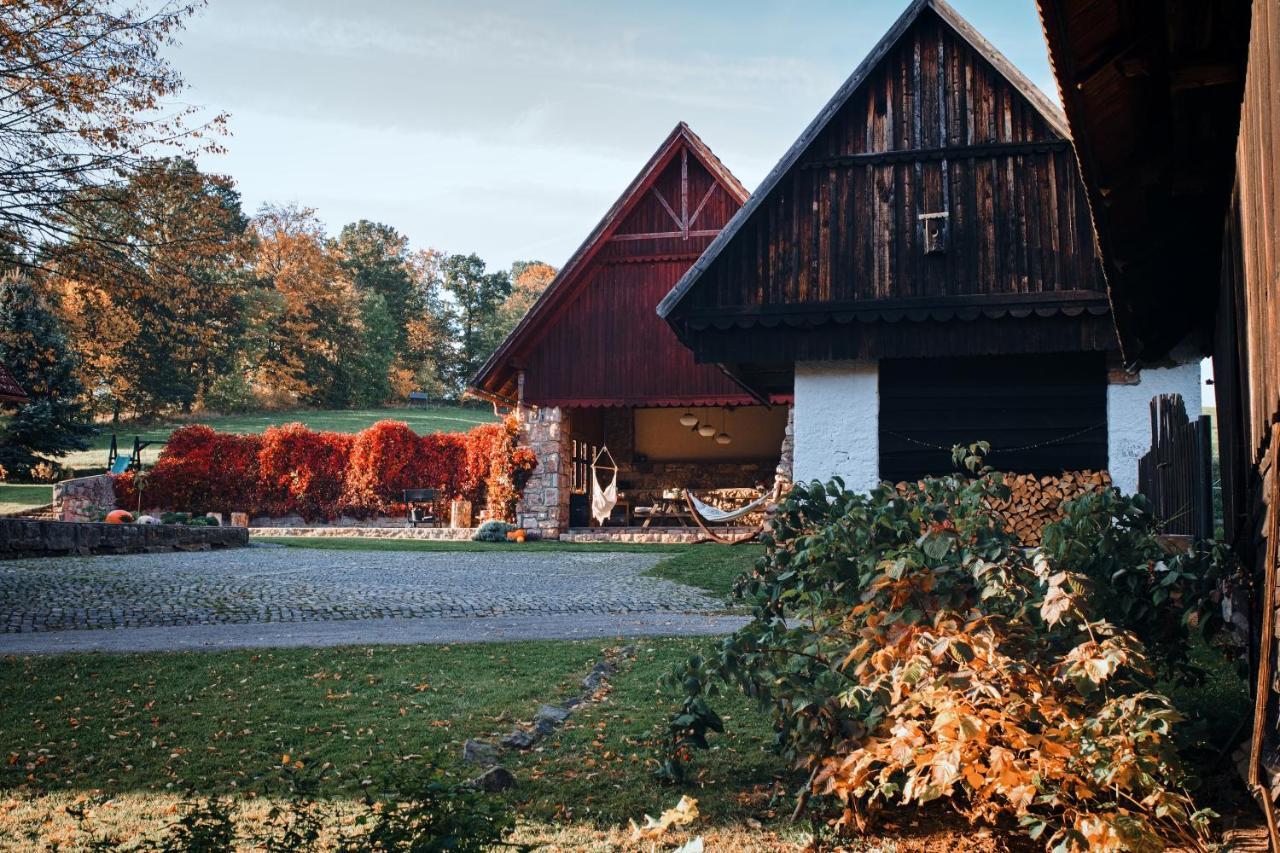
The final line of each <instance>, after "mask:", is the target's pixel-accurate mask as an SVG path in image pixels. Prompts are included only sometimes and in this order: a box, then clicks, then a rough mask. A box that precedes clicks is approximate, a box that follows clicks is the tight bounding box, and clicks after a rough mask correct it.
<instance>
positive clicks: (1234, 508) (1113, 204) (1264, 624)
mask: <svg viewBox="0 0 1280 853" xmlns="http://www.w3.org/2000/svg"><path fill="white" fill-rule="evenodd" d="M1039 6H1040V12H1041V18H1042V20H1043V23H1044V29H1045V37H1046V39H1047V41H1048V43H1049V53H1050V57H1051V59H1052V61H1053V66H1054V72H1055V74H1056V76H1057V78H1058V85H1059V87H1060V89H1061V91H1062V98H1063V103H1064V105H1065V107H1066V112H1067V115H1068V116H1069V119H1070V124H1071V128H1072V130H1073V133H1074V136H1075V139H1076V144H1077V146H1078V149H1079V155H1080V163H1081V167H1082V173H1083V176H1084V180H1085V184H1086V186H1087V188H1088V194H1089V199H1090V203H1091V206H1092V210H1093V215H1094V219H1095V221H1096V226H1097V235H1098V243H1099V245H1100V247H1101V252H1102V256H1103V259H1104V262H1105V270H1106V274H1107V283H1108V291H1109V293H1110V298H1111V302H1112V304H1113V305H1114V306H1115V314H1116V322H1117V326H1118V328H1119V331H1120V343H1121V346H1122V348H1123V351H1124V354H1125V358H1126V359H1127V360H1129V361H1131V362H1134V363H1150V362H1151V361H1153V360H1159V359H1162V358H1165V357H1166V354H1167V353H1168V351H1169V348H1170V346H1171V345H1172V344H1173V342H1175V341H1178V340H1181V339H1183V338H1185V337H1186V336H1188V335H1192V336H1196V337H1199V338H1200V339H1202V340H1204V341H1205V342H1206V344H1207V346H1208V347H1209V348H1210V351H1211V352H1212V354H1213V367H1214V374H1215V379H1216V383H1215V386H1214V388H1215V392H1216V398H1217V401H1216V402H1217V419H1218V443H1219V456H1220V464H1221V472H1222V476H1221V481H1222V498H1223V501H1222V503H1223V519H1222V525H1223V529H1224V532H1225V536H1226V539H1227V541H1228V542H1229V543H1230V544H1231V545H1232V546H1233V547H1234V548H1235V549H1236V551H1237V553H1238V554H1240V556H1241V557H1242V560H1243V562H1244V565H1245V566H1246V567H1248V568H1249V569H1250V570H1251V571H1252V574H1253V577H1252V583H1251V585H1250V589H1252V590H1253V591H1254V595H1253V596H1252V601H1251V602H1250V605H1251V608H1252V613H1251V617H1252V618H1251V619H1250V620H1249V624H1250V629H1251V632H1252V637H1251V640H1252V642H1251V644H1250V645H1251V649H1252V650H1253V653H1254V654H1253V660H1252V664H1253V670H1254V672H1255V676H1256V681H1255V685H1256V686H1255V698H1256V700H1257V707H1256V713H1255V715H1254V728H1253V732H1252V734H1253V739H1252V742H1251V744H1250V747H1251V750H1250V751H1251V761H1250V763H1249V768H1248V770H1249V777H1250V781H1251V782H1252V783H1254V786H1255V787H1254V791H1255V793H1256V794H1257V795H1258V796H1259V799H1260V801H1261V802H1263V803H1265V804H1267V806H1268V808H1269V809H1270V808H1271V804H1272V803H1273V802H1274V800H1275V799H1276V796H1277V794H1278V793H1280V759H1277V757H1276V756H1277V755H1280V714H1278V713H1277V704H1278V698H1277V695H1276V690H1275V687H1274V685H1275V683H1276V682H1275V673H1276V662H1275V656H1276V645H1275V624H1274V623H1275V618H1276V615H1275V613H1276V595H1277V590H1276V584H1277V549H1278V548H1280V535H1278V531H1280V470H1277V469H1278V468H1280V433H1278V430H1280V169H1277V168H1276V164H1277V162H1280V96H1278V95H1277V92H1280V8H1277V5H1276V3H1275V2H1274V0H1266V2H1264V0H1258V2H1253V3H1250V2H1247V0H1166V2H1164V3H1162V4H1161V5H1160V14H1158V15H1153V14H1147V13H1144V11H1143V10H1142V9H1140V8H1138V7H1130V6H1128V5H1126V4H1114V3H1102V2H1096V0H1039ZM1272 824H1273V826H1274V821H1272ZM1277 847H1280V838H1277V837H1274V835H1273V849H1276V848H1277Z"/></svg>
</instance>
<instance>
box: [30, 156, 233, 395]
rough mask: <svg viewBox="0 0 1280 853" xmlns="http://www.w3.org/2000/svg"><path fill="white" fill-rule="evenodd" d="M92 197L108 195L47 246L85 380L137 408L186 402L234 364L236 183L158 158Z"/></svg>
mask: <svg viewBox="0 0 1280 853" xmlns="http://www.w3.org/2000/svg"><path fill="white" fill-rule="evenodd" d="M95 197H96V198H98V199H110V201H102V202H101V203H96V204H93V205H91V206H87V207H86V208H85V210H86V211H88V210H90V209H92V210H93V211H94V212H95V214H96V215H95V217H94V218H92V219H91V218H89V216H88V215H87V213H86V215H85V216H84V218H83V220H82V221H81V222H79V223H78V224H77V226H76V229H75V231H74V232H73V233H72V235H71V237H70V239H68V240H67V241H66V242H63V243H58V244H54V245H50V246H46V247H45V249H44V252H43V257H44V259H45V261H44V262H45V263H46V264H47V265H48V266H49V267H50V268H51V269H52V270H54V273H55V274H54V276H53V277H52V285H53V287H54V288H55V290H56V291H57V292H58V293H59V296H60V299H59V301H60V305H61V310H62V312H63V314H64V317H65V318H66V320H67V322H68V326H69V328H70V329H71V331H72V335H73V345H74V346H75V348H76V350H77V352H79V353H80V354H81V356H82V358H83V364H82V379H83V382H84V384H85V385H86V386H88V387H89V388H91V389H93V390H94V391H95V393H97V394H98V395H99V396H100V397H104V398H106V399H108V400H110V401H111V403H112V405H113V406H114V407H117V408H123V409H124V410H127V411H129V412H131V413H134V414H139V415H144V416H149V415H156V414H159V413H160V412H163V411H164V410H166V409H169V408H171V407H181V408H183V409H189V408H191V407H192V405H193V404H194V403H195V402H196V401H197V400H198V399H199V398H200V396H201V394H202V393H203V392H204V391H206V390H207V389H208V387H209V386H210V384H211V383H212V382H213V381H214V380H215V379H216V378H217V377H218V376H220V375H222V374H224V373H226V372H227V371H228V370H230V369H232V367H233V365H234V363H235V354H236V350H237V347H238V345H239V339H240V337H241V332H242V330H243V324H244V319H245V301H246V296H247V290H246V288H247V279H246V275H245V272H246V270H245V259H246V255H245V251H246V241H245V230H246V227H247V224H248V221H247V219H246V218H245V216H244V213H243V212H242V210H241V208H240V194H239V193H238V192H237V191H236V189H235V185H234V184H233V182H232V181H231V179H230V178H226V177H222V176H218V175H206V174H204V173H202V172H200V171H199V170H198V169H197V168H196V166H195V164H194V163H192V162H191V161H189V160H153V161H148V162H146V163H144V164H142V166H141V167H140V168H139V169H138V170H137V171H135V172H134V173H133V174H131V175H130V176H129V179H128V180H127V181H125V182H123V183H120V184H116V185H111V186H109V187H104V188H102V189H100V190H98V191H96V192H95ZM137 246H146V247H147V249H146V251H143V252H137V251H135V248H136V247H137Z"/></svg>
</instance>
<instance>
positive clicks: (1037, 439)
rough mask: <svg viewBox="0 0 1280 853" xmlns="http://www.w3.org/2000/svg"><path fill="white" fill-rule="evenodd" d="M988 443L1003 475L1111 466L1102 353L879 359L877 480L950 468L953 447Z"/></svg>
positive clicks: (914, 476)
mask: <svg viewBox="0 0 1280 853" xmlns="http://www.w3.org/2000/svg"><path fill="white" fill-rule="evenodd" d="M975 441H988V442H990V443H991V453H990V455H989V456H988V462H989V464H991V465H992V466H994V467H996V468H998V469H1000V470H1002V471H1012V472H1016V473H1020V474H1038V475H1045V474H1059V473H1061V472H1062V471H1075V470H1081V469H1085V468H1092V469H1094V470H1100V469H1104V468H1106V467H1107V374H1106V362H1105V360H1104V357H1103V356H1102V354H1100V353H1073V354H1070V355H1048V356H1045V355H1037V356H999V357H983V358H948V359H887V360H885V361H881V362H880V477H881V478H882V479H885V480H889V481H891V482H895V483H896V482H901V481H903V480H916V479H919V478H920V477H924V476H927V475H930V474H943V473H946V472H948V471H952V470H954V466H953V464H952V462H951V451H950V448H951V447H952V446H954V445H956V444H966V445H967V444H971V443H972V442H975Z"/></svg>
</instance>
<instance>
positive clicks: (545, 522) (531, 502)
mask: <svg viewBox="0 0 1280 853" xmlns="http://www.w3.org/2000/svg"><path fill="white" fill-rule="evenodd" d="M516 420H517V422H518V423H519V424H520V442H521V444H524V445H526V446H527V447H529V448H530V449H531V450H532V451H533V452H534V455H535V456H537V457H538V466H537V467H536V468H534V469H533V474H532V476H530V477H529V482H528V484H526V485H525V487H524V492H523V493H521V495H520V499H519V500H518V501H517V502H516V525H517V526H519V527H523V528H524V529H525V530H527V531H529V532H530V533H536V534H538V535H539V536H541V537H543V538H544V539H554V538H557V537H558V536H559V535H560V534H561V533H563V532H565V531H566V530H568V529H569V482H570V480H569V466H570V465H571V464H573V460H572V445H571V443H570V442H571V439H570V436H569V419H568V415H567V413H566V412H564V410H562V409H560V408H558V407H550V408H534V407H531V406H522V407H520V408H519V409H518V410H517V411H516Z"/></svg>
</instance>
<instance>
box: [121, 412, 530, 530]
mask: <svg viewBox="0 0 1280 853" xmlns="http://www.w3.org/2000/svg"><path fill="white" fill-rule="evenodd" d="M516 435H517V432H516V425H515V422H514V420H512V419H508V420H507V421H505V422H503V423H499V424H484V425H481V426H478V427H475V428H473V429H472V430H471V431H469V432H466V433H449V434H446V433H435V434H432V435H418V434H417V433H415V432H414V431H413V430H411V429H410V428H409V427H408V426H407V425H406V424H404V423H400V422H398V421H381V422H379V423H376V424H374V425H373V426H371V427H369V428H368V429H366V430H364V431H362V432H359V433H356V434H355V435H347V434H343V433H334V432H316V431H314V430H310V429H307V428H306V427H304V426H303V425H301V424H288V425H286V426H280V427H272V428H270V429H268V430H267V431H266V432H265V433H263V434H262V435H239V434H235V433H222V432H216V431H215V430H213V429H210V428H209V427H207V426H186V427H181V428H180V429H178V430H176V431H174V433H173V435H172V436H171V437H170V438H169V442H168V444H166V445H165V448H164V450H163V452H161V454H160V458H159V460H157V462H156V464H155V466H154V467H153V468H151V469H150V470H148V471H146V472H145V473H144V474H143V475H142V476H141V477H140V478H139V477H138V476H136V475H135V474H134V473H132V472H130V473H127V474H124V475H122V476H120V477H117V478H116V479H115V491H116V501H117V502H118V503H119V504H120V505H121V506H125V507H130V508H132V507H136V506H138V505H139V500H138V489H139V487H141V489H142V493H143V494H142V501H141V504H142V505H143V506H145V507H148V508H160V509H166V510H182V511H186V512H199V513H203V512H223V513H229V512H248V513H250V514H251V515H269V516H276V517H279V516H287V515H299V516H301V517H303V518H305V519H307V520H308V521H331V520H333V519H335V518H337V517H338V516H344V515H345V516H350V517H354V518H368V517H370V516H375V515H379V514H384V513H393V512H395V513H398V512H400V511H402V509H403V507H402V506H401V500H402V497H403V494H402V493H403V492H404V490H405V489H439V490H440V493H441V497H443V498H464V499H466V500H469V501H471V504H472V506H473V507H474V508H475V509H476V510H477V511H478V510H479V509H481V508H486V509H488V511H489V515H490V516H491V517H493V518H506V519H509V518H512V517H513V515H514V512H515V503H516V499H517V498H518V497H519V494H520V490H521V489H522V488H523V487H524V484H525V482H527V481H528V478H529V475H530V474H531V473H532V472H533V468H534V466H535V465H536V464H537V460H536V458H535V457H534V455H533V452H532V451H531V450H529V449H528V448H527V447H521V446H519V445H518V444H517V441H516Z"/></svg>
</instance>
